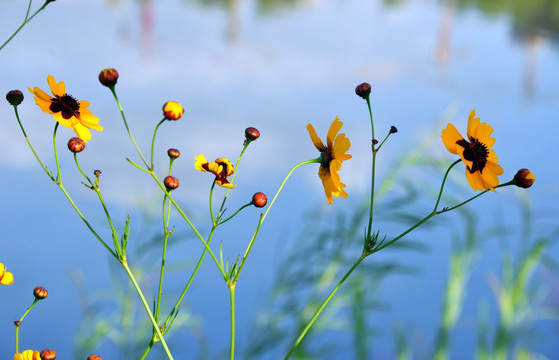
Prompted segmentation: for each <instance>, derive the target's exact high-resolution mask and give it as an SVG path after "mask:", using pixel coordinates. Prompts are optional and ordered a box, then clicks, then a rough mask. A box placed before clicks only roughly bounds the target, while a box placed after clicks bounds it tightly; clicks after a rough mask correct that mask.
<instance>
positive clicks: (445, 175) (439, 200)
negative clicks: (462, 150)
mask: <svg viewBox="0 0 559 360" xmlns="http://www.w3.org/2000/svg"><path fill="white" fill-rule="evenodd" d="M460 161H462V159H458V160H456V161H455V162H453V163H452V164H451V165H450V166H449V167H448V169H446V172H445V174H444V177H443V182H442V184H441V189H440V190H439V196H437V202H436V203H435V208H434V209H433V211H437V208H438V207H439V203H440V202H441V197H442V195H443V189H444V184H445V182H446V178H447V177H448V174H449V173H450V169H452V168H453V167H454V165H456V164H458V163H459V162H460Z"/></svg>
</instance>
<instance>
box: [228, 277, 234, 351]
mask: <svg viewBox="0 0 559 360" xmlns="http://www.w3.org/2000/svg"><path fill="white" fill-rule="evenodd" d="M229 305H230V308H231V342H230V345H229V359H230V360H233V359H235V284H229Z"/></svg>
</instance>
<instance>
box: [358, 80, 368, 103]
mask: <svg viewBox="0 0 559 360" xmlns="http://www.w3.org/2000/svg"><path fill="white" fill-rule="evenodd" d="M355 93H356V94H357V95H359V96H361V97H362V98H363V99H367V97H368V96H369V94H370V93H371V85H370V84H369V83H366V82H364V83H362V84H359V85H357V87H356V88H355Z"/></svg>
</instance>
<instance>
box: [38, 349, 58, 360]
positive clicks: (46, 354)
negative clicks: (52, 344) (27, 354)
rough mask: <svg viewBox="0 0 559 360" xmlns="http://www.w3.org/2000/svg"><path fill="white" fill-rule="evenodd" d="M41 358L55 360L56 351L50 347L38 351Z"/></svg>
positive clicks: (42, 359)
mask: <svg viewBox="0 0 559 360" xmlns="http://www.w3.org/2000/svg"><path fill="white" fill-rule="evenodd" d="M40 356H41V360H56V352H55V351H54V350H52V349H45V350H43V351H41V353H40Z"/></svg>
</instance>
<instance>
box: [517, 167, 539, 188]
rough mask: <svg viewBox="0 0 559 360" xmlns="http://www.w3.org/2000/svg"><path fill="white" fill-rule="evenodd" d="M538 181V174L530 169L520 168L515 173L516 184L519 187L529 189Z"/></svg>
mask: <svg viewBox="0 0 559 360" xmlns="http://www.w3.org/2000/svg"><path fill="white" fill-rule="evenodd" d="M534 181H536V176H535V175H534V174H533V173H532V172H531V171H530V170H528V169H520V170H518V172H517V173H516V175H514V184H515V185H516V186H518V187H521V188H524V189H527V188H529V187H530V186H532V184H533V183H534Z"/></svg>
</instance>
